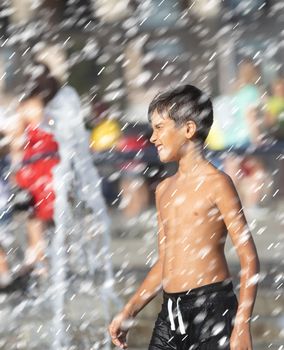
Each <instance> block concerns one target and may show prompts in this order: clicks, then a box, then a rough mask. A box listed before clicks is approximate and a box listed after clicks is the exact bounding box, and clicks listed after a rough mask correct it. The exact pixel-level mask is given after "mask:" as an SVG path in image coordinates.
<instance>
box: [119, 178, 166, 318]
mask: <svg viewBox="0 0 284 350" xmlns="http://www.w3.org/2000/svg"><path fill="white" fill-rule="evenodd" d="M163 183H164V182H162V183H160V184H159V185H158V186H157V189H156V207H157V216H158V253H159V256H158V260H157V262H156V263H155V264H154V266H153V267H152V268H151V270H150V271H149V273H148V274H147V276H146V278H145V279H144V281H143V282H142V284H141V285H140V286H139V288H138V289H137V291H136V293H135V294H134V295H133V296H132V298H131V299H130V300H129V301H128V303H127V304H126V305H125V307H124V308H123V310H122V312H123V313H125V314H126V315H127V316H128V317H135V316H136V315H137V314H138V313H139V312H140V311H141V310H142V309H143V308H144V307H145V306H146V305H147V304H148V303H149V302H150V301H151V300H152V299H153V298H154V297H155V296H156V295H157V294H158V293H159V291H160V290H161V289H162V276H163V261H164V256H165V233H164V229H163V223H162V219H161V215H160V206H159V202H160V193H161V189H162V188H163Z"/></svg>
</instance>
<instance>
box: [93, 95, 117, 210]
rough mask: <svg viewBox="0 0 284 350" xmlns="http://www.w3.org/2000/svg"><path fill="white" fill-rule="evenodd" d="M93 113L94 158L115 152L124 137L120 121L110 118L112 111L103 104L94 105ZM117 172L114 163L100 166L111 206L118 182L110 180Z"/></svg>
mask: <svg viewBox="0 0 284 350" xmlns="http://www.w3.org/2000/svg"><path fill="white" fill-rule="evenodd" d="M91 111H92V113H91V118H90V119H89V121H88V126H89V127H91V135H90V148H91V149H92V151H93V154H94V156H95V157H96V155H102V154H108V152H109V151H112V152H114V150H115V146H116V145H117V144H118V142H119V140H120V138H121V136H122V131H121V126H120V123H119V121H118V120H117V119H115V118H111V117H110V110H109V108H108V106H107V105H106V104H105V103H103V102H95V103H92V108H91ZM116 170H117V169H116V167H115V165H114V164H113V162H108V161H106V162H101V163H100V165H99V166H98V172H99V174H100V176H101V177H102V191H103V195H104V198H105V200H106V202H107V203H108V205H109V206H110V205H111V204H112V203H113V202H114V201H115V200H116V198H117V181H111V180H109V179H110V177H111V175H112V174H113V173H114V172H115V171H116Z"/></svg>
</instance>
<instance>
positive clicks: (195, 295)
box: [148, 280, 238, 350]
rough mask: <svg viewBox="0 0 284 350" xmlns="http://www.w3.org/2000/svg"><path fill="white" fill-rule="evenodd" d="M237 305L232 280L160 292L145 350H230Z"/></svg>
mask: <svg viewBox="0 0 284 350" xmlns="http://www.w3.org/2000/svg"><path fill="white" fill-rule="evenodd" d="M237 308H238V300H237V297H236V295H235V293H234V290H233V284H232V282H231V280H227V281H223V282H216V283H212V284H207V285H204V286H202V287H198V288H194V289H191V290H190V291H186V292H181V293H166V292H165V291H163V304H162V309H161V311H160V313H159V314H158V318H157V320H156V322H155V326H154V330H153V333H152V337H151V341H150V345H149V348H148V350H158V349H159V350H173V349H175V350H196V349H198V350H218V349H220V350H221V349H222V350H230V336H231V333H232V329H233V325H234V318H235V315H236V312H237Z"/></svg>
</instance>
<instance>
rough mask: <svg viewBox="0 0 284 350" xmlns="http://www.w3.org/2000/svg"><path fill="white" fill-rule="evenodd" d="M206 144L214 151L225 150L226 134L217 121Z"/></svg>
mask: <svg viewBox="0 0 284 350" xmlns="http://www.w3.org/2000/svg"><path fill="white" fill-rule="evenodd" d="M205 143H206V144H207V145H208V147H209V148H210V149H212V150H214V151H219V150H222V149H224V148H225V139H224V133H223V131H222V129H221V127H220V126H219V124H218V122H217V121H216V120H215V121H214V123H213V125H212V127H211V130H210V132H209V135H208V136H207V139H206V141H205Z"/></svg>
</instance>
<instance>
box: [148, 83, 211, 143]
mask: <svg viewBox="0 0 284 350" xmlns="http://www.w3.org/2000/svg"><path fill="white" fill-rule="evenodd" d="M155 110H157V112H158V113H159V114H161V115H165V114H166V115H167V116H168V117H169V118H170V119H172V120H173V121H174V122H175V125H176V126H177V127H179V126H182V125H184V124H185V123H186V122H188V121H190V120H191V121H193V122H194V123H195V124H196V127H197V133H196V138H197V139H198V140H200V141H201V142H204V141H205V140H206V138H207V136H208V133H209V131H210V128H211V126H212V124H213V107H212V102H211V100H210V98H209V97H208V96H207V95H206V94H205V93H203V92H202V91H201V90H199V89H198V88H197V87H195V86H193V85H182V86H179V87H177V88H175V89H173V90H171V91H167V92H165V93H159V94H158V95H156V96H155V97H154V99H153V100H152V102H151V103H150V105H149V108H148V120H149V122H151V117H152V114H153V112H154V111H155Z"/></svg>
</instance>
